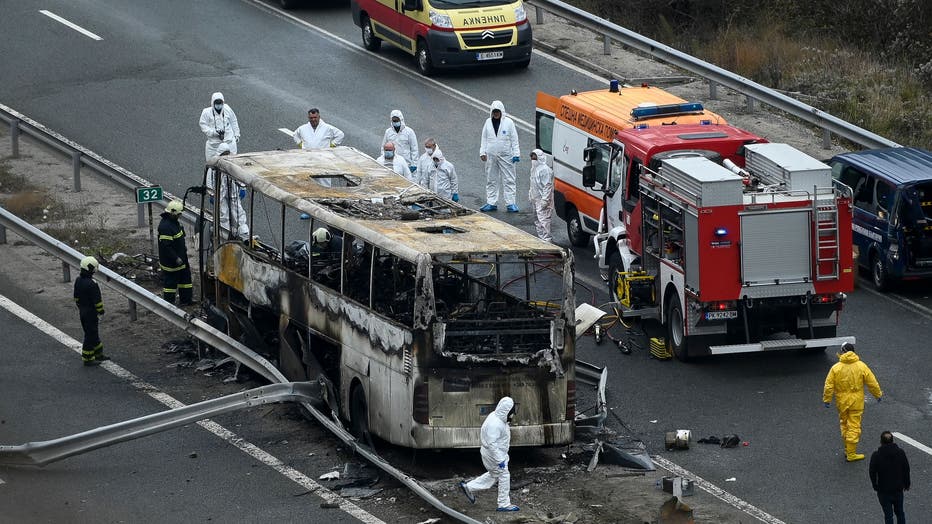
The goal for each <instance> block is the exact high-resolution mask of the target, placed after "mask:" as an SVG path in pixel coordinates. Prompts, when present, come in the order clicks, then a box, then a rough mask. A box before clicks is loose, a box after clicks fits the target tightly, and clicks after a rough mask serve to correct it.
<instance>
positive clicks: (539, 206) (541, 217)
mask: <svg viewBox="0 0 932 524" xmlns="http://www.w3.org/2000/svg"><path fill="white" fill-rule="evenodd" d="M527 196H528V200H530V202H531V209H532V210H533V211H534V226H536V227H537V236H538V237H540V239H541V240H545V241H547V242H553V235H552V234H551V233H550V223H551V220H552V218H553V170H552V169H550V166H548V165H547V155H545V154H544V152H543V151H541V150H540V149H535V150H533V151H531V188H530V190H529V191H528V195H527Z"/></svg>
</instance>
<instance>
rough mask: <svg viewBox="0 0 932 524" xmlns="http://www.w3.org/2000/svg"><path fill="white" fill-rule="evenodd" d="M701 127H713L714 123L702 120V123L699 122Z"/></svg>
mask: <svg viewBox="0 0 932 524" xmlns="http://www.w3.org/2000/svg"><path fill="white" fill-rule="evenodd" d="M699 125H701V126H710V125H712V121H711V120H700V121H699Z"/></svg>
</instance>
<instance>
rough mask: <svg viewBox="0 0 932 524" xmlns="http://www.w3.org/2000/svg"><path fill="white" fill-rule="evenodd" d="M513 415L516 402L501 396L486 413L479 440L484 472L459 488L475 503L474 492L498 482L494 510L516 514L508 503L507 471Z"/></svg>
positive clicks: (508, 475) (509, 488)
mask: <svg viewBox="0 0 932 524" xmlns="http://www.w3.org/2000/svg"><path fill="white" fill-rule="evenodd" d="M514 415H515V401H514V400H512V399H511V397H502V399H501V400H499V401H498V406H496V407H495V411H493V412H492V413H489V416H488V417H486V418H485V422H483V423H482V429H481V430H480V439H481V441H482V447H481V448H480V449H479V454H480V455H482V465H483V466H485V469H486V472H485V473H483V474H482V475H479V476H478V477H476V478H474V479H472V480H470V481H469V482H460V489H461V490H462V491H463V494H464V495H466V498H467V499H469V502H471V503H472V504H475V503H476V495H475V492H476V491H479V490H483V489H489V488H491V487H492V486H493V485H494V484H495V482H496V481H498V509H497V510H496V511H518V510H519V509H520V508H519V507H518V506H515V505H514V504H512V503H511V474H510V473H509V472H508V461H509V458H508V448H509V447H510V446H511V430H510V429H509V428H508V422H509V421H510V420H511V419H512V418H513V417H514Z"/></svg>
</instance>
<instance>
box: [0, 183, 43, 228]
mask: <svg viewBox="0 0 932 524" xmlns="http://www.w3.org/2000/svg"><path fill="white" fill-rule="evenodd" d="M51 202H52V200H50V199H49V196H48V194H47V193H46V192H44V191H40V190H35V191H28V192H25V193H15V194H13V195H10V196H9V197H8V198H7V199H6V200H5V201H4V202H3V207H5V208H6V209H7V211H9V212H10V213H13V214H14V215H16V216H18V217H20V218H22V219H24V220H26V221H28V222H35V221H39V220H42V219H43V217H47V215H48V210H49V205H50V204H51Z"/></svg>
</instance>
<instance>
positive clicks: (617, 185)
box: [582, 139, 854, 360]
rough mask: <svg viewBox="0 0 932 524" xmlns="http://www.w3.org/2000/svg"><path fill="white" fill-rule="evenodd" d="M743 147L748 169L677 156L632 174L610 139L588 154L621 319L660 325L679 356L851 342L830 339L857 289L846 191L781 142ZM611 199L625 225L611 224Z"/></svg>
mask: <svg viewBox="0 0 932 524" xmlns="http://www.w3.org/2000/svg"><path fill="white" fill-rule="evenodd" d="M743 152H744V158H745V166H744V168H742V167H739V166H737V165H735V163H733V162H730V161H723V162H722V163H721V164H719V163H717V162H715V161H713V160H711V159H710V158H708V155H703V154H701V152H695V153H694V154H689V153H688V152H681V153H680V154H678V155H674V156H671V157H667V158H662V159H660V161H659V162H658V163H657V164H658V165H656V166H655V167H652V166H648V165H640V166H638V167H639V169H638V170H636V171H632V170H629V169H628V166H627V165H626V156H627V155H626V154H625V153H627V151H624V144H623V143H622V142H621V141H619V140H617V139H616V140H614V141H613V142H612V143H602V144H597V145H595V146H594V147H590V148H587V149H586V150H585V152H584V161H585V163H586V167H585V168H584V169H583V177H582V178H583V184H584V185H585V186H586V187H590V188H593V189H595V190H601V191H602V192H603V194H604V200H603V201H604V205H603V212H602V217H601V220H600V233H599V234H598V235H597V236H596V238H595V242H594V244H595V247H596V256H597V257H598V259H599V266H600V268H601V269H602V270H603V275H604V276H605V277H606V279H607V280H608V281H609V288H610V290H611V293H612V298H613V299H614V300H615V301H616V302H617V309H618V311H619V314H620V315H621V316H622V317H625V318H632V319H642V320H654V321H659V322H660V324H661V325H662V326H663V327H664V328H665V330H666V346H667V348H668V349H669V351H670V352H672V353H673V354H674V355H675V356H676V357H677V358H679V359H680V360H688V359H689V358H690V357H693V356H700V355H709V354H712V355H716V354H726V353H744V352H752V351H769V350H781V349H823V350H824V349H825V348H827V347H834V346H839V345H841V344H842V343H843V342H846V341H851V342H853V338H852V337H839V336H837V325H838V318H839V313H840V312H841V309H842V306H843V305H844V302H845V298H846V295H845V293H846V292H848V291H850V290H851V289H853V286H854V269H853V259H852V256H851V253H852V243H851V242H852V238H851V235H852V233H851V227H850V224H851V194H850V190H847V189H845V188H843V187H841V189H837V188H836V187H835V186H833V184H832V179H831V168H830V167H829V166H827V165H825V164H823V163H822V162H819V161H818V160H816V159H814V158H812V157H810V156H808V155H806V154H805V153H802V152H801V151H798V150H796V149H794V148H792V147H790V146H788V145H786V144H771V143H756V144H747V145H745V146H744V151H743ZM605 158H607V159H609V161H608V162H607V163H608V166H609V167H608V172H607V174H606V176H605V177H604V178H602V177H601V176H600V175H601V173H598V174H597V166H598V165H600V164H604V163H605V162H604V159H605ZM616 192H620V193H621V196H620V198H618V197H617V196H616V195H615V193H616ZM612 201H620V202H622V207H621V209H619V210H618V213H619V216H620V217H622V218H623V220H621V221H619V222H617V223H616V225H615V226H614V227H611V228H609V227H608V225H609V224H608V222H609V221H608V220H607V219H608V218H609V216H608V212H606V210H607V209H611V202H612Z"/></svg>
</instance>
